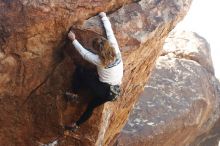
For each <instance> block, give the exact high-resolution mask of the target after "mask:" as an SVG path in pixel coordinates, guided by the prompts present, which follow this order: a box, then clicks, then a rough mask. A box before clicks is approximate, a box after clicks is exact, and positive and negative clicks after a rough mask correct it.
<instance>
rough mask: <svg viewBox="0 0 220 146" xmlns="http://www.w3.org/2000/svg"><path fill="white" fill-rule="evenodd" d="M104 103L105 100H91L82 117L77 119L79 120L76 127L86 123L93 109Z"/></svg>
mask: <svg viewBox="0 0 220 146" xmlns="http://www.w3.org/2000/svg"><path fill="white" fill-rule="evenodd" d="M105 102H106V100H104V99H99V98H94V99H92V101H91V102H90V103H89V104H88V106H87V108H86V110H85V112H84V113H83V114H82V116H81V117H80V118H79V120H78V121H76V125H77V126H80V125H81V124H83V123H84V122H86V121H87V120H88V119H89V118H90V117H91V115H92V113H93V111H94V109H95V108H96V107H98V106H100V105H102V104H103V103H105Z"/></svg>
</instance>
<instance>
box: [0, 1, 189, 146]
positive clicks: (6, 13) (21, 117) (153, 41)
mask: <svg viewBox="0 0 220 146" xmlns="http://www.w3.org/2000/svg"><path fill="white" fill-rule="evenodd" d="M125 3H127V4H125ZM190 3H191V0H179V1H176V0H163V1H158V0H153V1H152V0H151V1H150V0H142V1H113V0H112V1H107V0H104V1H96V2H93V1H90V0H77V1H68V2H67V1H64V0H61V1H59V2H58V1H53V2H52V1H43V2H42V1H38V0H33V1H27V0H21V1H4V0H1V1H0V22H1V24H0V34H1V35H0V70H1V71H0V74H1V76H0V84H1V87H0V97H1V98H0V99H1V102H0V114H1V119H0V125H1V128H0V131H1V133H0V137H1V141H0V145H37V144H39V143H49V142H51V141H53V140H55V139H56V137H57V136H58V135H59V132H60V131H61V130H60V128H59V125H60V124H61V125H62V124H66V123H69V122H70V121H74V120H76V119H77V118H78V117H79V116H80V114H81V112H82V111H83V110H84V107H85V105H86V104H84V102H82V104H73V105H71V106H70V105H66V103H65V102H64V101H63V92H64V91H66V90H68V89H69V88H70V86H71V77H72V73H73V72H74V69H75V66H74V63H75V62H76V60H77V59H76V58H74V57H73V60H71V59H70V58H69V57H67V55H63V53H62V52H63V51H62V49H68V47H67V46H68V45H70V44H69V43H68V42H66V41H64V40H65V36H66V32H67V31H68V29H69V27H70V26H71V25H72V24H73V26H74V27H76V26H77V27H80V28H87V29H91V30H93V31H95V32H97V33H102V29H101V27H100V26H101V25H100V22H99V20H98V18H97V17H92V18H91V19H88V18H90V17H91V16H93V15H96V14H97V13H98V12H100V11H107V12H108V11H109V12H110V13H111V14H110V15H108V16H109V17H110V21H111V22H112V26H113V29H114V32H115V34H116V37H117V39H118V42H119V44H120V47H121V50H122V55H123V60H124V75H125V76H124V80H123V85H122V87H123V93H122V96H121V97H120V99H119V100H118V101H116V102H113V103H107V104H105V106H102V107H99V108H98V109H96V110H95V112H94V115H93V117H92V118H91V119H90V120H89V121H88V122H87V123H86V124H85V125H83V126H82V127H81V129H80V131H79V133H80V135H82V138H81V139H80V140H75V139H73V138H72V137H66V138H62V137H61V138H60V141H59V145H65V146H68V145H111V144H112V143H113V141H114V138H115V137H116V136H117V134H118V133H119V132H120V130H121V128H122V127H123V126H124V124H125V123H126V120H127V117H128V114H129V112H130V110H131V109H132V107H133V105H134V103H135V102H136V100H137V97H138V96H139V94H140V93H141V91H142V90H143V88H144V85H145V83H146V81H147V79H148V77H149V74H150V73H151V69H152V67H153V65H154V63H155V60H156V58H157V57H158V56H159V54H160V51H161V48H162V45H163V43H164V39H165V38H166V37H167V34H168V33H169V32H170V30H171V29H172V28H173V27H174V26H175V25H176V23H177V22H178V21H180V20H181V19H182V18H183V16H184V15H185V14H186V12H187V10H188V8H189V5H190ZM123 4H125V5H124V6H123V7H121V6H122V5H123ZM120 7H121V8H120ZM119 8H120V9H119ZM85 19H88V20H86V21H84V20H85ZM85 98H88V97H87V96H86V95H85ZM85 103H86V100H85ZM82 105H83V106H82Z"/></svg>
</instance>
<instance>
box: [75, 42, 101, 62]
mask: <svg viewBox="0 0 220 146" xmlns="http://www.w3.org/2000/svg"><path fill="white" fill-rule="evenodd" d="M72 43H73V45H74V47H75V48H76V50H77V51H78V52H79V54H80V55H81V56H82V57H83V58H84V59H85V60H87V61H89V62H90V63H92V64H94V65H100V64H101V60H100V59H99V56H98V55H96V54H94V53H92V52H90V51H88V50H87V49H85V48H84V47H83V46H82V45H81V44H80V43H79V42H78V41H77V40H76V39H75V40H74V41H73V42H72Z"/></svg>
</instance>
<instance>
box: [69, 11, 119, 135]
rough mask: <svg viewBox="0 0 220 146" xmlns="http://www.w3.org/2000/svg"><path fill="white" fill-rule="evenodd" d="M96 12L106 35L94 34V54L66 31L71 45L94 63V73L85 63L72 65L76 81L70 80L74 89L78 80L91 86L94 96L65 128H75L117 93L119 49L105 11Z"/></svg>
mask: <svg viewBox="0 0 220 146" xmlns="http://www.w3.org/2000/svg"><path fill="white" fill-rule="evenodd" d="M99 16H100V18H101V20H102V22H103V25H104V28H105V31H106V35H107V39H105V38H96V39H94V40H93V47H94V48H96V49H97V50H98V53H97V54H94V53H92V52H90V51H88V50H87V49H85V48H84V47H83V46H82V45H81V44H80V43H79V42H78V41H77V40H76V38H75V34H74V32H72V31H70V32H69V33H68V37H69V39H70V40H71V41H72V44H73V46H74V47H75V49H76V50H77V51H78V52H79V54H80V55H81V56H82V57H83V58H84V59H85V60H87V61H88V62H90V63H92V64H94V65H95V66H96V68H97V73H98V75H97V73H94V71H93V72H92V71H90V70H88V69H86V68H85V67H82V66H77V67H76V71H75V74H76V77H77V80H78V82H74V84H75V85H76V87H75V89H74V90H78V88H80V84H83V85H84V86H85V87H86V88H88V89H90V90H91V93H92V95H93V97H94V98H93V99H92V100H91V101H90V102H89V103H88V106H87V108H86V110H85V112H84V113H83V114H82V115H81V117H80V118H79V120H77V121H76V122H74V123H72V124H70V125H66V126H65V130H70V131H76V130H77V129H78V128H79V126H80V125H81V124H83V123H84V122H85V121H87V120H88V119H89V118H90V117H91V115H92V113H93V110H94V109H95V108H96V107H98V106H100V105H102V104H104V103H105V102H107V101H114V100H115V99H116V98H117V97H118V96H119V94H120V85H121V83H122V77H123V62H122V57H121V52H120V50H119V46H118V43H117V40H116V38H115V35H114V32H113V30H112V27H111V23H110V21H109V19H108V17H107V16H106V13H105V12H101V13H99ZM78 84H79V85H78ZM67 94H68V93H67Z"/></svg>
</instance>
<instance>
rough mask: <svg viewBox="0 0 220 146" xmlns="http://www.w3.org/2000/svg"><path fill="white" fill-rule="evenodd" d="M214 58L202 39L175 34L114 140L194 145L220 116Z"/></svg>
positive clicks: (130, 145) (136, 145)
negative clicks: (213, 65)
mask: <svg viewBox="0 0 220 146" xmlns="http://www.w3.org/2000/svg"><path fill="white" fill-rule="evenodd" d="M201 44H202V45H201ZM211 62H212V61H211V57H210V48H209V45H208V44H207V42H206V41H205V40H204V39H203V38H201V37H200V36H198V35H197V34H195V33H189V32H179V33H171V34H170V36H169V37H168V39H167V40H166V43H165V45H164V50H163V54H162V56H160V57H159V59H158V60H157V63H156V68H155V70H154V71H153V73H152V76H151V77H150V79H149V82H148V84H147V85H146V86H145V90H144V93H143V94H142V95H141V97H140V99H139V101H138V103H137V104H136V106H135V108H134V111H133V112H132V114H131V116H130V117H129V121H128V123H127V124H126V126H125V127H124V129H123V130H122V132H121V134H120V136H119V139H118V140H117V142H116V144H115V145H117V146H125V145H126V146H140V145H141V146H142V145H146V146H148V145H149V146H186V145H189V144H192V143H193V145H192V146H194V145H195V144H196V143H195V142H194V141H195V139H196V138H197V137H198V136H200V135H202V134H204V133H207V132H208V131H209V130H210V129H211V128H212V127H213V126H214V124H215V123H216V122H217V120H218V118H219V116H220V92H219V89H220V84H219V81H217V79H216V78H215V77H214V75H213V67H212V63H211ZM216 125H217V123H216ZM216 130H217V129H215V131H216ZM203 138H204V136H203ZM201 139H202V137H201V138H200V140H201ZM204 139H205V138H204ZM200 140H199V139H198V140H197V141H198V142H199V141H200ZM200 142H201V141H200ZM209 144H210V143H209ZM206 146H208V145H207V143H206ZM210 146H211V145H210ZM213 146H214V145H213Z"/></svg>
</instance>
